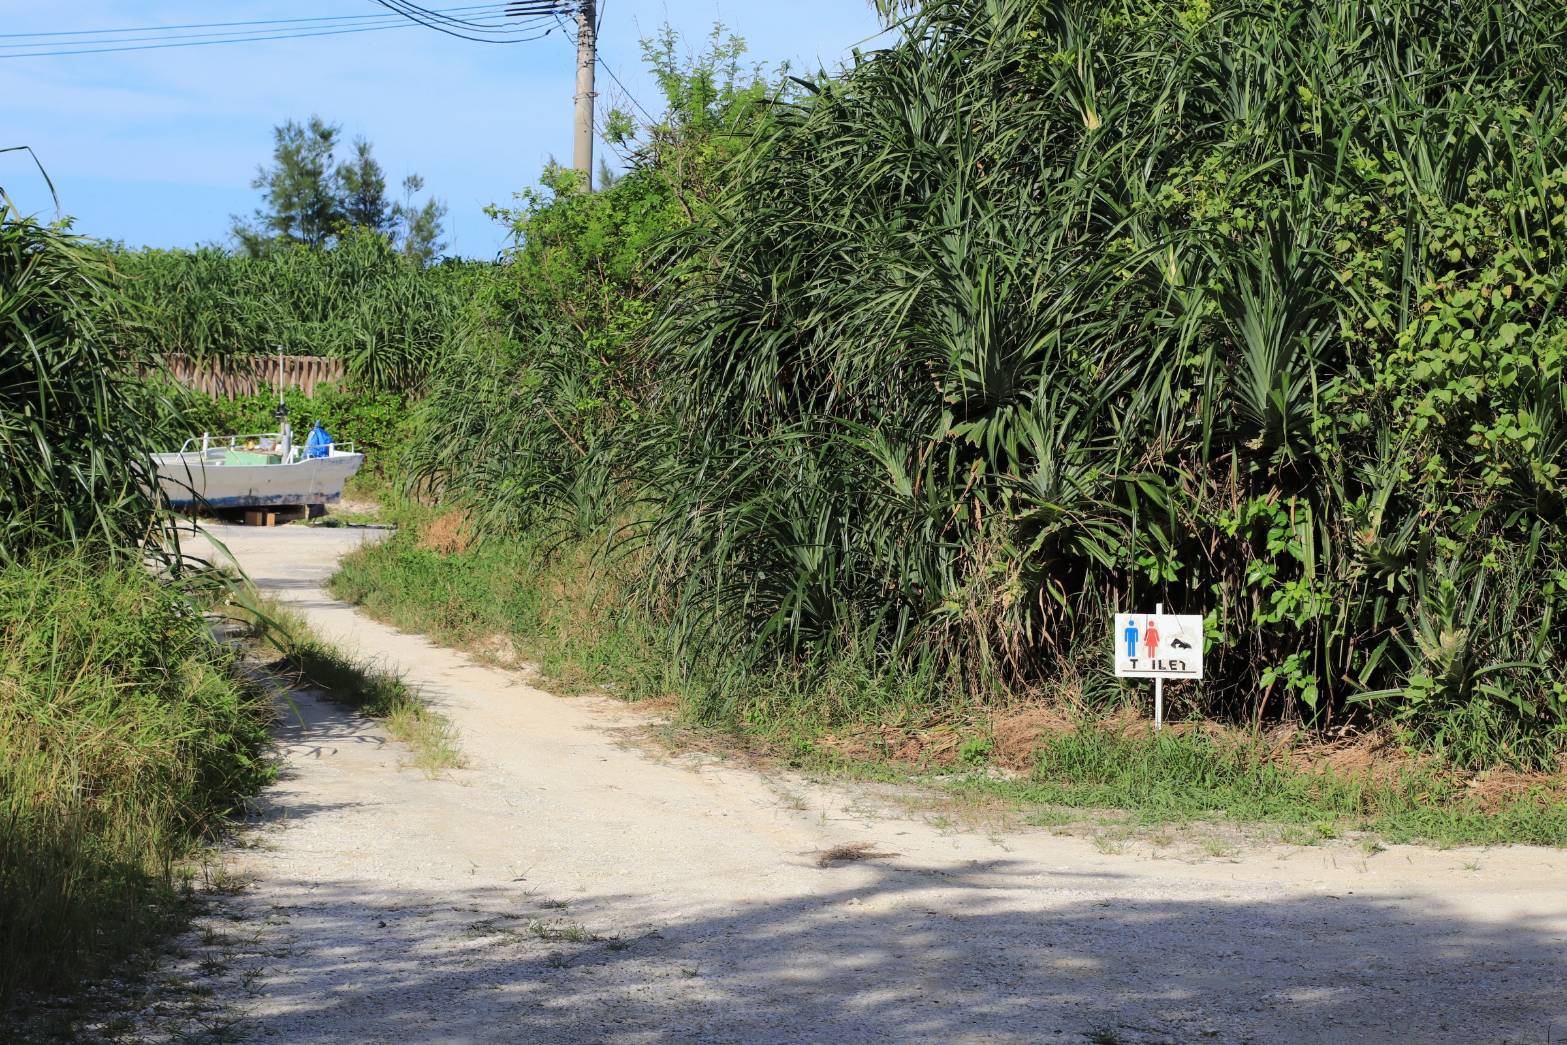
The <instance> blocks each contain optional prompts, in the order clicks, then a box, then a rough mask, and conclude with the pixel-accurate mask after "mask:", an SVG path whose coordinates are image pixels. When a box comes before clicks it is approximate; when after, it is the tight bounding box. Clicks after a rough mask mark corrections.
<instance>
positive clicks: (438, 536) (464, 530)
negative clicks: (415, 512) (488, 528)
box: [419, 510, 473, 555]
mask: <svg viewBox="0 0 1567 1045" xmlns="http://www.w3.org/2000/svg"><path fill="white" fill-rule="evenodd" d="M472 546H473V527H472V526H471V525H470V523H469V521H468V513H467V512H463V511H456V510H454V511H450V512H445V513H443V514H441V515H438V516H436V517H435V518H434V519H433V520H431V522H430V524H429V525H428V526H426V527H425V528H424V533H422V534H420V535H419V547H421V548H423V549H425V550H426V551H432V552H435V553H436V554H437V555H461V554H462V553H463V552H465V551H467V550H468V549H469V548H470V547H472Z"/></svg>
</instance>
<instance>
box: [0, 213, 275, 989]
mask: <svg viewBox="0 0 1567 1045" xmlns="http://www.w3.org/2000/svg"><path fill="white" fill-rule="evenodd" d="M0 199H3V197H0ZM0 205H4V204H0ZM119 305H120V303H119V302H118V300H117V298H116V295H115V292H114V290H113V287H112V285H111V278H110V270H109V269H108V267H107V266H106V265H105V264H104V262H103V258H102V256H101V254H100V253H99V252H98V251H97V250H96V249H95V248H93V247H91V246H90V245H87V244H84V243H83V242H81V241H79V240H76V239H74V238H72V237H70V236H68V235H66V234H64V233H62V232H61V231H59V230H58V229H54V228H49V227H45V226H40V225H38V224H36V223H34V222H31V221H27V220H24V219H21V218H20V217H18V216H16V215H15V214H14V213H13V212H12V211H10V210H9V209H7V210H4V211H3V212H0V512H3V514H4V522H3V523H0V1001H4V1000H9V998H10V996H11V995H12V993H13V992H14V991H16V990H18V989H21V988H56V987H64V986H69V985H71V984H73V983H74V982H76V981H77V980H78V979H79V978H80V977H81V976H83V975H85V974H89V973H91V972H94V971H96V970H99V969H102V968H104V967H105V965H106V964H107V963H109V962H112V961H114V960H115V959H117V958H119V957H121V956H123V955H124V954H125V953H126V952H127V951H128V950H130V949H133V948H135V947H137V946H139V945H141V944H142V943H143V942H145V941H146V939H147V938H148V934H149V933H150V932H151V931H152V930H154V929H156V928H158V927H159V926H160V925H162V924H163V923H164V921H165V919H166V918H167V917H168V915H169V913H170V911H171V910H172V906H171V901H173V900H174V899H175V898H176V886H177V877H178V865H179V862H180V861H182V860H184V859H185V858H186V857H187V856H188V855H189V854H190V852H191V850H192V847H193V846H195V845H196V844H198V843H199V842H200V840H201V838H202V837H203V835H204V833H205V832H206V831H207V830H208V829H209V828H210V827H211V826H212V824H213V822H214V821H215V819H216V818H217V816H218V815H219V814H221V813H222V812H223V811H225V810H227V809H229V808H231V807H232V806H233V804H234V803H235V802H236V801H237V800H238V798H239V797H240V796H241V795H243V794H245V793H246V792H247V791H248V790H250V789H251V788H253V787H254V786H255V785H256V784H257V782H258V781H259V780H260V779H261V777H262V776H263V775H264V773H265V767H264V766H263V765H262V764H261V763H260V762H259V761H258V750H259V745H260V744H261V743H262V741H263V740H264V739H265V734H266V725H267V722H268V720H269V712H268V709H267V707H266V706H265V705H264V703H263V702H261V701H258V700H257V699H256V698H255V696H254V695H253V694H252V692H251V689H250V687H248V686H247V685H245V684H244V683H242V681H241V680H240V677H239V675H238V674H237V672H236V671H235V670H234V668H233V665H232V663H231V661H230V658H229V656H228V655H227V654H226V653H224V652H222V651H221V650H220V649H219V648H218V647H217V646H216V644H215V643H214V642H213V641H212V639H211V638H210V636H209V635H208V632H207V627H206V622H205V621H204V619H203V617H202V613H201V610H202V609H203V608H204V607H205V606H206V605H208V604H209V602H210V591H211V589H212V587H213V584H212V581H213V580H214V578H212V577H211V575H210V574H205V573H203V572H202V571H200V570H195V569H191V568H189V566H188V564H186V563H185V562H184V561H183V560H182V559H181V558H180V555H179V550H178V547H177V545H176V543H175V542H174V540H173V537H174V533H173V530H172V527H171V526H170V524H169V522H168V520H167V517H166V515H165V514H164V513H163V512H162V511H160V508H159V506H158V505H157V504H156V503H155V502H154V500H153V497H152V495H151V494H150V492H149V489H148V487H146V486H144V484H143V480H144V479H145V477H146V476H147V475H148V474H149V469H150V467H151V462H150V460H149V457H148V454H149V453H150V452H151V450H152V449H153V448H154V446H155V444H156V443H157V441H158V440H159V438H160V433H162V432H164V431H166V430H167V429H166V426H167V425H169V424H172V423H173V422H172V420H171V418H170V415H169V411H168V410H167V409H166V404H165V403H164V402H163V401H162V400H161V399H160V398H159V397H158V396H157V395H156V394H155V393H150V392H149V391H148V390H147V389H146V387H145V386H144V385H143V384H142V383H141V381H140V380H139V377H138V367H139V365H140V364H141V363H142V362H143V359H141V358H140V357H138V356H136V355H134V354H131V353H127V352H125V351H123V350H120V351H116V350H115V349H114V347H113V340H112V338H109V337H108V336H106V334H105V323H107V322H108V321H109V320H112V318H113V317H114V316H115V314H116V310H117V309H118V308H119ZM149 566H153V567H156V572H154V570H152V569H149V568H148V567H149Z"/></svg>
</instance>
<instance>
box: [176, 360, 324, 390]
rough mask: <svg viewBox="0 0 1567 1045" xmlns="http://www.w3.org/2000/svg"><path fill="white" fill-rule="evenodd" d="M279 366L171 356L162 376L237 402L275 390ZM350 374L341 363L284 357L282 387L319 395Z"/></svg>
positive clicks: (264, 363) (275, 361)
mask: <svg viewBox="0 0 1567 1045" xmlns="http://www.w3.org/2000/svg"><path fill="white" fill-rule="evenodd" d="M277 363H278V357H277V356H262V355H234V356H226V357H224V358H222V359H205V360H199V361H198V360H194V359H191V358H190V357H189V356H186V355H182V354H180V353H178V352H170V353H168V354H166V355H165V356H164V357H163V369H162V372H163V373H164V374H166V375H167V376H168V377H170V378H172V379H173V380H174V381H176V382H178V383H179V384H181V385H184V386H185V387H186V388H192V389H195V390H196V391H198V392H205V393H206V394H207V395H209V396H212V397H214V398H221V399H237V398H238V397H240V396H249V395H255V394H256V393H258V392H270V391H272V390H273V389H274V388H276V387H277V371H278V365H277ZM347 373H348V371H347V369H346V368H345V367H344V366H343V361H342V360H341V359H331V358H328V357H326V356H284V357H283V384H284V385H286V386H287V387H289V388H297V389H299V390H300V391H301V392H303V393H305V395H307V396H313V395H315V394H316V386H317V385H321V384H340V383H341V382H342V380H343V378H344V377H345V376H347Z"/></svg>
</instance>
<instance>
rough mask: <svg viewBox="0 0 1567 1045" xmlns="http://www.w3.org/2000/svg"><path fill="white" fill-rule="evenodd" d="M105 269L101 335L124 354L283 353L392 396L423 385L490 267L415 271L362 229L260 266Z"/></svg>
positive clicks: (168, 261) (134, 255)
mask: <svg viewBox="0 0 1567 1045" xmlns="http://www.w3.org/2000/svg"><path fill="white" fill-rule="evenodd" d="M108 260H109V262H110V264H112V266H113V268H114V270H115V274H116V286H117V288H118V290H119V292H120V296H121V298H122V299H123V300H122V302H120V303H118V304H117V305H116V314H115V317H114V320H113V322H112V324H110V327H109V329H110V332H111V333H112V335H113V337H114V339H115V340H116V341H117V342H118V344H119V346H120V347H121V348H122V349H123V350H126V351H129V352H132V353H134V354H136V355H138V356H156V355H159V354H162V353H167V352H177V353H184V354H186V355H189V356H191V357H194V358H196V359H221V358H223V357H225V356H228V355H231V354H244V353H270V352H276V351H277V350H278V348H279V347H281V348H282V349H284V350H285V351H286V352H289V353H291V354H298V355H317V356H331V357H335V358H339V359H342V360H344V362H345V363H346V364H347V367H348V374H349V377H350V379H351V380H352V381H353V382H354V383H355V384H357V385H360V386H362V387H366V388H371V389H390V390H408V389H415V388H418V387H419V386H420V385H421V383H422V382H423V381H424V378H425V376H426V375H427V373H428V372H429V370H430V368H431V366H432V363H433V361H434V360H435V359H436V358H437V356H439V355H440V354H441V352H442V350H443V348H444V347H445V346H446V345H447V343H448V340H449V339H450V338H451V337H452V336H453V332H454V330H455V329H456V326H457V323H458V320H459V318H460V316H461V313H462V304H463V302H464V301H465V300H466V299H467V298H468V296H470V294H471V293H472V285H473V284H474V283H475V282H477V281H481V280H482V279H483V277H484V275H485V273H486V270H487V269H488V266H485V265H479V264H472V263H465V262H456V261H453V262H444V263H441V264H438V265H434V266H431V267H424V266H421V265H420V264H419V263H418V262H417V261H415V260H413V259H410V258H409V257H408V256H407V255H405V254H404V253H402V252H401V251H399V250H398V249H397V248H396V247H395V246H394V245H393V244H392V243H391V242H390V241H389V240H388V239H387V238H386V237H385V236H383V235H381V234H379V233H376V232H372V231H368V230H358V231H353V232H349V233H347V234H345V235H344V236H343V237H342V238H341V240H339V241H338V242H336V243H335V244H333V245H332V246H330V247H313V246H307V245H292V246H283V247H278V248H276V249H274V250H271V251H269V252H267V253H265V254H263V255H262V256H260V257H248V256H245V255H243V254H234V253H231V252H229V251H226V250H223V249H221V248H218V247H204V248H200V249H197V250H139V251H114V252H113V253H112V254H111V255H110V257H109V259H108Z"/></svg>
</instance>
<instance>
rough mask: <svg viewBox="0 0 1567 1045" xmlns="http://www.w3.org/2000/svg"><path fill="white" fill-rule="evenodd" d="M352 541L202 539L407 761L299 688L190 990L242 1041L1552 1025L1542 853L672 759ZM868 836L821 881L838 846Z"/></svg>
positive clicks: (915, 1036) (1335, 1033)
mask: <svg viewBox="0 0 1567 1045" xmlns="http://www.w3.org/2000/svg"><path fill="white" fill-rule="evenodd" d="M362 535H363V531H355V530H326V529H316V530H304V529H301V528H299V527H288V528H286V529H279V530H259V529H257V530H243V529H227V530H225V531H224V532H223V533H222V538H223V540H225V541H226V542H227V543H228V545H229V547H230V548H231V549H232V550H233V551H234V552H235V553H236V554H237V556H238V558H239V559H240V561H241V562H242V563H243V564H244V566H245V567H246V569H247V570H248V571H249V572H250V574H251V576H252V577H254V578H255V579H256V581H257V582H258V583H259V584H260V585H261V586H262V587H263V588H264V589H266V590H268V591H271V592H273V593H275V594H277V595H278V596H280V597H282V598H284V599H286V600H288V601H289V602H290V603H291V604H292V605H293V606H294V607H295V608H296V609H298V610H299V611H301V612H302V613H303V614H304V615H305V616H306V617H308V618H309V620H310V622H311V623H312V624H313V625H314V626H315V627H316V628H317V629H318V630H319V631H320V632H321V633H322V634H323V635H325V636H327V637H329V638H331V639H332V640H334V641H336V642H338V643H339V644H341V645H342V646H343V647H345V648H346V649H349V650H352V651H355V652H358V653H360V654H362V655H364V656H367V657H370V658H372V659H375V660H377V661H380V662H381V663H383V664H384V665H385V666H387V667H390V668H392V669H394V670H397V671H399V672H401V673H403V674H404V675H405V676H406V677H407V679H408V680H409V681H410V682H412V683H414V684H416V685H417V686H418V687H420V688H421V689H422V690H423V691H424V693H425V694H426V696H427V697H428V698H429V699H430V700H431V701H432V702H433V703H435V704H436V705H438V706H439V707H440V708H441V709H442V710H443V711H444V712H445V713H446V714H447V715H448V716H449V717H450V718H451V719H452V721H453V722H454V723H455V724H456V726H457V729H458V730H459V731H460V735H461V736H460V742H461V747H462V750H463V752H464V755H465V756H466V758H467V761H468V768H465V769H462V770H457V771H454V772H451V773H449V774H447V775H446V776H444V777H443V778H440V779H433V780H432V779H427V778H425V777H424V776H423V775H422V774H420V773H419V772H417V771H415V770H412V769H408V768H404V767H403V765H402V762H403V760H404V756H403V755H402V753H401V752H400V751H399V749H398V747H397V746H396V745H395V744H391V743H388V742H387V741H386V740H385V739H384V738H383V737H382V736H381V735H380V734H379V733H378V731H377V730H376V729H375V728H373V727H371V726H369V725H367V724H366V723H364V722H362V721H359V720H356V719H355V718H353V717H352V716H351V715H349V714H347V713H345V712H343V711H342V710H340V709H338V708H334V707H330V706H326V705H320V704H314V703H306V704H304V705H302V711H303V713H304V718H303V721H292V722H290V723H289V724H287V725H286V726H285V728H284V730H283V743H284V744H285V749H286V755H287V764H286V770H285V772H284V774H283V777H282V779H281V780H280V781H279V783H278V784H277V785H276V786H275V787H274V788H272V789H271V791H270V792H269V793H268V794H267V795H266V797H265V802H264V804H263V807H262V809H261V810H260V812H259V813H258V816H257V820H258V824H257V826H256V827H255V828H254V829H253V830H251V831H250V832H249V833H248V834H247V837H248V838H249V839H250V841H251V842H252V843H253V844H251V845H249V846H247V847H244V848H241V849H239V850H238V851H236V852H235V854H234V864H235V867H236V869H237V871H238V872H239V873H240V874H241V875H243V876H245V877H247V878H249V879H251V880H252V883H253V884H251V885H250V886H249V887H248V888H246V889H244V890H242V891H240V892H239V893H237V894H236V895H233V896H231V897H226V898H223V899H222V900H220V901H219V903H218V905H217V908H216V909H215V910H214V912H213V914H212V915H211V916H209V917H207V918H205V919H204V920H203V923H202V928H201V931H200V932H199V933H198V934H197V935H195V936H193V937H192V938H191V941H190V947H191V948H192V949H193V954H194V957H193V958H192V959H191V961H190V962H188V963H187V968H188V972H189V975H190V976H193V977H197V978H199V980H200V984H199V991H200V993H202V994H205V993H206V992H207V991H209V990H210V991H211V997H212V998H213V999H214V1000H215V1002H216V1003H217V1005H218V1006H219V1008H220V1009H221V1010H222V1011H223V1012H224V1013H226V1014H227V1018H231V1019H233V1020H235V1021H236V1022H234V1023H233V1025H232V1028H231V1030H232V1032H233V1033H235V1034H236V1035H237V1036H238V1037H239V1038H240V1039H242V1040H277V1041H289V1042H317V1041H321V1042H325V1041H442V1042H466V1041H506V1042H556V1041H558V1042H576V1041H612V1042H643V1041H662V1040H682V1041H701V1042H730V1041H735V1042H739V1041H745V1042H794V1041H824V1042H825V1041H831V1042H861V1041H867V1042H868V1041H1019V1042H1022V1041H1028V1042H1039V1041H1070V1042H1081V1041H1085V1040H1094V1041H1103V1042H1116V1041H1120V1042H1143V1041H1172V1042H1191V1041H1202V1040H1212V1041H1222V1042H1242V1041H1257V1042H1294V1041H1313V1042H1316V1041H1320V1042H1355V1041H1452V1042H1498V1041H1518V1042H1547V1041H1556V1040H1560V1041H1567V854H1563V853H1559V852H1555V851H1544V850H1533V849H1522V848H1515V849H1496V850H1485V851H1480V850H1448V851H1430V850H1422V849H1415V848H1405V847H1394V848H1392V849H1390V850H1387V851H1383V852H1379V853H1375V854H1372V855H1368V854H1367V853H1365V852H1363V851H1362V850H1360V849H1358V848H1355V847H1352V846H1350V845H1348V844H1345V843H1330V844H1325V845H1322V846H1314V847H1309V848H1294V847H1285V846H1276V847H1275V846H1251V847H1247V848H1245V849H1244V850H1243V851H1241V852H1237V853H1235V854H1233V855H1227V856H1226V855H1206V854H1203V853H1201V852H1200V851H1197V850H1195V849H1193V848H1192V847H1190V846H1182V845H1181V844H1179V843H1176V844H1172V845H1170V846H1168V847H1166V848H1164V849H1155V848H1154V847H1153V846H1152V845H1150V844H1147V843H1137V844H1133V845H1130V846H1129V847H1127V848H1126V850H1125V851H1124V852H1120V853H1111V852H1102V851H1100V848H1096V846H1095V845H1094V844H1093V842H1092V841H1091V840H1087V839H1083V838H1076V837H1063V836H1059V835H1056V834H1052V833H1051V832H1050V831H1048V830H1046V829H1030V830H1022V831H1009V832H1007V833H1005V834H1002V835H997V834H994V833H987V832H984V831H973V830H965V829H961V828H954V827H946V826H942V821H941V820H940V819H939V818H936V817H933V816H932V815H930V814H929V813H928V812H927V813H919V812H909V811H908V807H907V806H902V805H900V804H899V803H897V802H894V801H890V800H889V798H888V795H887V793H886V792H885V791H878V790H873V789H869V788H860V787H857V786H847V785H843V786H839V785H833V786H824V785H821V784H816V783H810V782H807V781H804V780H799V779H770V778H767V777H764V776H763V775H761V774H759V773H757V772H754V771H752V770H749V769H746V768H742V767H738V766H733V765H726V764H722V763H718V762H716V761H714V760H712V759H698V758H685V757H677V758H672V759H671V758H665V757H660V756H659V755H658V754H657V752H656V749H655V748H653V747H651V746H649V745H647V744H645V743H638V742H636V741H635V740H634V739H633V738H634V735H635V733H636V730H637V729H638V728H639V726H640V724H641V723H642V721H643V720H642V719H640V718H638V717H637V716H635V715H634V714H632V713H630V712H628V711H626V710H625V709H623V708H620V707H617V706H614V705H612V704H611V703H609V702H606V701H600V700H595V699H588V698H569V699H563V698H558V697H554V696H551V695H550V694H548V693H544V692H541V691H539V690H537V689H534V688H531V687H530V686H528V685H526V684H524V683H523V682H522V681H520V679H519V678H518V677H517V676H515V675H513V674H510V673H508V672H504V671H499V670H493V669H490V668H486V667H483V666H479V665H476V664H475V663H473V662H472V661H470V660H469V659H468V658H466V657H464V656H462V655H460V654H458V653H454V652H451V651H449V650H444V649H441V648H438V647H435V646H433V645H431V644H429V643H427V642H425V641H423V640H422V639H420V638H418V637H413V636H408V635H404V634H400V633H398V632H396V631H394V630H392V629H390V628H387V627H383V626H381V625H379V624H376V623H374V622H372V621H370V620H368V619H366V618H365V617H363V616H361V615H360V614H358V613H356V612H355V611H353V610H351V609H350V608H349V607H347V606H345V605H343V604H341V603H339V602H337V601H335V600H333V599H332V598H331V597H329V596H328V595H326V594H324V593H323V592H322V591H321V590H320V585H321V584H322V582H323V581H324V579H325V578H326V577H327V576H328V575H329V574H330V573H331V571H332V569H333V563H334V562H335V560H336V559H337V557H338V556H339V555H341V554H342V553H344V552H345V551H346V550H348V549H349V548H351V547H353V546H354V545H356V544H357V543H358V542H359V541H360V540H361V539H362ZM846 844H868V845H869V846H871V847H872V848H873V849H874V851H876V852H879V853H882V854H886V855H881V856H876V857H874V858H872V859H869V860H865V861H862V862H853V863H846V864H842V865H836V866H828V867H821V866H818V860H817V855H816V854H818V853H819V852H821V851H823V850H827V849H829V848H831V847H833V846H838V845H846Z"/></svg>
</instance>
